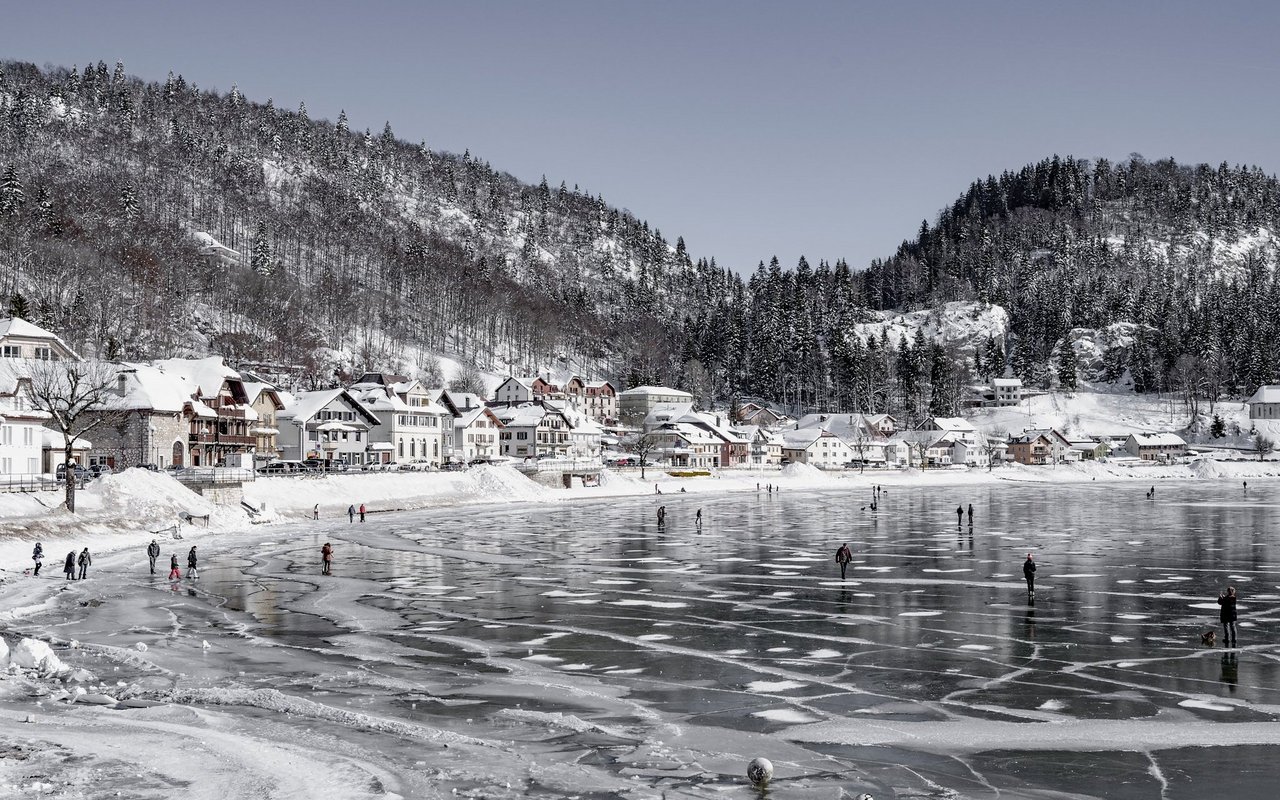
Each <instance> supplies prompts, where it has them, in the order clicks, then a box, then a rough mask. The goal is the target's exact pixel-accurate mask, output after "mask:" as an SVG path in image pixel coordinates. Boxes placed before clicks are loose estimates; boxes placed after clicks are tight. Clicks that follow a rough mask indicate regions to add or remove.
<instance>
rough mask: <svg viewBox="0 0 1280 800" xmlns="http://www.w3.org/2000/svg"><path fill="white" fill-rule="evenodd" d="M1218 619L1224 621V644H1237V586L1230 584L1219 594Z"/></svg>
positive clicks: (1229, 645) (1228, 645)
mask: <svg viewBox="0 0 1280 800" xmlns="http://www.w3.org/2000/svg"><path fill="white" fill-rule="evenodd" d="M1218 605H1219V606H1221V608H1219V609H1218V619H1219V620H1221V622H1222V646H1223V647H1235V646H1236V587H1234V586H1228V587H1227V590H1226V591H1225V592H1222V593H1221V594H1219V595H1218Z"/></svg>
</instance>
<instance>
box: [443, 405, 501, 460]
mask: <svg viewBox="0 0 1280 800" xmlns="http://www.w3.org/2000/svg"><path fill="white" fill-rule="evenodd" d="M502 428H503V425H502V420H500V419H498V415H497V414H495V413H493V409H491V408H489V407H487V406H484V405H481V406H479V407H478V408H471V409H468V410H466V411H463V412H462V413H461V414H460V415H458V416H457V417H454V418H453V455H454V458H455V459H457V460H459V461H462V462H464V463H465V462H469V461H473V460H475V459H477V458H493V457H494V456H497V455H499V452H498V444H499V443H498V436H499V434H500V433H501V431H502Z"/></svg>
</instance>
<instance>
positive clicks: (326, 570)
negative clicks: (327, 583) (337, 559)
mask: <svg viewBox="0 0 1280 800" xmlns="http://www.w3.org/2000/svg"><path fill="white" fill-rule="evenodd" d="M320 558H321V559H322V560H323V561H324V567H323V568H322V569H321V570H320V574H321V575H332V574H333V573H332V572H330V570H331V569H332V567H333V545H331V544H329V543H328V542H325V543H324V547H321V548H320Z"/></svg>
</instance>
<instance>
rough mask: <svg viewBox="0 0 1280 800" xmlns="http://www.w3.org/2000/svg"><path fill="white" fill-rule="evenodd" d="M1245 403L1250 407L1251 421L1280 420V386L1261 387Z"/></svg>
mask: <svg viewBox="0 0 1280 800" xmlns="http://www.w3.org/2000/svg"><path fill="white" fill-rule="evenodd" d="M1245 403H1247V404H1248V406H1249V419H1268V420H1270V419H1280V386H1276V385H1274V384H1272V385H1267V386H1259V387H1258V391H1256V392H1254V393H1253V396H1252V397H1250V398H1249V399H1248V400H1246V401H1245Z"/></svg>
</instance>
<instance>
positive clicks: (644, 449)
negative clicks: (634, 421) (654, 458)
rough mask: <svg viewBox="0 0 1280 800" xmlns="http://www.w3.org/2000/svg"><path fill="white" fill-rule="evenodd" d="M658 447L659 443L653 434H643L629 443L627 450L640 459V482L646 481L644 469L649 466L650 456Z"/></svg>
mask: <svg viewBox="0 0 1280 800" xmlns="http://www.w3.org/2000/svg"><path fill="white" fill-rule="evenodd" d="M657 446H658V441H657V439H656V438H655V437H654V435H653V434H652V433H642V434H640V435H639V436H637V437H636V438H634V439H632V440H631V441H629V442H627V449H628V450H630V451H631V452H633V453H635V454H636V455H637V456H639V457H640V480H644V479H645V477H644V468H645V467H646V466H647V465H648V463H647V462H648V461H649V454H650V453H652V452H653V451H654V450H655V449H656V448H657Z"/></svg>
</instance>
